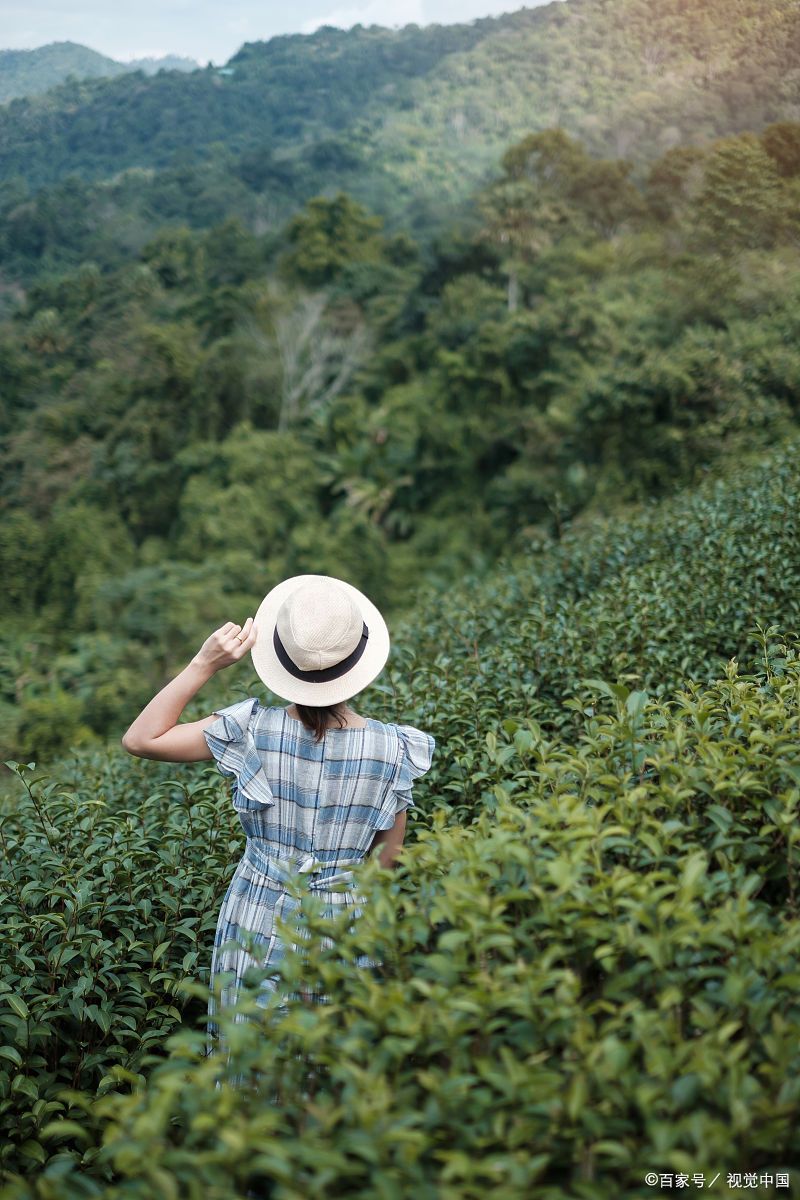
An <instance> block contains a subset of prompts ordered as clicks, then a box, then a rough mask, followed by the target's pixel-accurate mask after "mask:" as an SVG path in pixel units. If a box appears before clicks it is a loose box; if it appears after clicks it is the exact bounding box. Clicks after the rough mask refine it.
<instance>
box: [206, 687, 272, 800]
mask: <svg viewBox="0 0 800 1200" xmlns="http://www.w3.org/2000/svg"><path fill="white" fill-rule="evenodd" d="M258 707H259V704H258V699H257V697H255V696H250V697H249V698H248V699H247V700H240V701H238V702H237V703H236V704H231V705H229V707H228V708H220V709H217V710H216V713H217V716H218V717H219V720H218V721H214V723H213V724H212V725H207V726H206V727H205V729H204V730H203V735H204V737H205V739H206V744H207V745H208V748H209V750H210V751H211V753H212V754H213V755H214V758H215V759H216V761H217V769H218V770H219V772H220V774H222V775H231V776H233V778H234V779H235V781H236V785H237V787H238V791H239V792H240V793H241V794H242V795H244V796H246V797H247V799H248V800H251V801H254V802H255V803H256V804H274V803H275V797H274V796H273V794H272V790H271V788H270V786H269V783H268V782H267V776H266V773H265V771H264V764H263V762H262V761H261V755H260V754H259V752H258V748H257V747H256V743H255V738H254V736H253V722H254V720H255V716H256V713H257V712H258ZM235 802H236V799H235V796H234V804H235Z"/></svg>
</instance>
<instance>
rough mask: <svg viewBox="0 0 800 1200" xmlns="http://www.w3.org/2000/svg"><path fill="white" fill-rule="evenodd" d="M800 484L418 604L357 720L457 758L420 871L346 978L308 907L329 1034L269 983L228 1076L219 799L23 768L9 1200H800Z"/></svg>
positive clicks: (368, 928)
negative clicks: (687, 1186)
mask: <svg viewBox="0 0 800 1200" xmlns="http://www.w3.org/2000/svg"><path fill="white" fill-rule="evenodd" d="M795 462H796V448H795V449H794V452H793V450H792V447H791V446H787V447H786V448H785V449H784V450H782V451H781V452H779V453H778V454H774V455H772V456H771V457H770V459H768V460H765V461H764V462H761V463H756V464H751V465H750V466H749V467H748V468H747V469H746V470H745V469H742V470H741V471H740V472H739V473H738V474H736V475H735V476H732V477H731V478H730V479H729V480H728V481H726V482H724V483H711V482H710V481H709V482H708V483H707V484H703V485H701V486H700V487H698V488H697V489H696V490H695V492H694V493H690V494H687V495H685V496H682V497H676V498H675V499H674V500H673V501H670V502H667V503H663V504H661V505H660V506H659V507H658V508H652V509H651V508H649V507H645V508H644V509H642V510H641V511H639V512H638V513H635V514H633V515H632V516H629V517H627V518H626V517H623V516H619V517H615V518H613V519H609V520H607V521H604V522H596V523H594V524H591V525H587V526H586V527H585V528H584V529H578V528H575V529H573V530H568V531H566V532H565V535H564V537H563V538H562V539H561V541H560V542H559V543H558V544H557V545H555V546H551V547H543V548H541V549H539V550H535V549H532V550H531V551H530V552H529V553H528V555H527V556H525V557H521V558H517V559H514V560H509V562H508V563H507V564H506V566H505V568H504V570H503V571H501V572H497V573H495V574H494V575H493V576H492V577H491V578H489V579H487V580H484V581H480V580H472V581H470V580H468V581H466V584H465V587H464V590H463V591H462V592H461V593H460V594H459V595H452V596H451V595H448V594H446V593H437V592H436V591H435V590H434V589H429V590H427V591H424V592H421V593H420V597H419V604H418V606H417V609H416V617H415V621H411V620H409V621H408V622H407V624H406V625H405V626H404V628H403V629H402V630H401V631H400V632H399V633H398V634H397V635H396V637H395V647H394V653H393V658H392V663H391V665H390V668H389V670H388V671H387V673H386V676H385V678H382V680H381V681H379V682H378V684H376V685H374V687H373V688H372V689H371V690H370V692H369V695H368V696H367V695H366V694H365V698H364V701H363V704H362V707H363V708H364V710H365V711H369V712H370V713H373V714H374V715H377V716H385V717H387V718H388V717H391V718H392V719H411V720H413V721H414V723H416V724H419V725H420V726H421V727H423V728H426V729H430V730H431V732H433V733H434V734H435V735H436V736H437V742H438V745H439V747H440V749H439V753H438V755H437V758H436V759H435V764H434V768H433V769H432V770H431V771H430V772H429V774H428V775H427V776H426V777H425V778H424V780H422V781H420V783H419V784H418V796H417V802H418V804H419V806H420V808H419V811H418V812H417V813H415V814H414V819H413V820H412V821H411V822H410V824H409V835H408V838H407V844H406V846H405V848H404V850H403V855H402V863H401V866H400V867H398V868H397V869H395V870H394V871H385V870H382V869H381V868H380V867H379V865H378V863H377V862H375V861H367V862H365V863H364V864H362V865H361V866H360V867H359V868H358V871H357V876H358V879H357V883H358V888H359V892H360V894H361V895H362V896H363V899H364V903H363V905H362V906H361V908H360V912H359V914H358V919H357V920H355V921H352V922H351V924H350V925H346V924H342V918H341V917H340V918H337V920H338V925H336V927H335V930H334V933H335V938H336V948H335V950H332V949H327V948H326V947H325V945H324V938H325V936H327V935H328V934H329V933H330V932H331V923H330V922H331V918H330V917H325V918H324V919H323V916H322V914H321V913H320V911H319V910H318V909H317V908H316V907H315V898H314V897H313V894H311V893H307V894H303V895H302V902H301V906H300V911H299V920H300V926H301V928H300V932H301V933H302V935H303V947H304V948H303V953H302V954H300V953H299V952H298V953H289V954H288V955H287V957H286V959H285V960H284V963H283V966H282V974H283V976H284V981H285V984H286V988H285V989H284V992H285V994H287V993H289V992H290V991H291V989H292V988H293V987H294V985H295V984H296V983H297V981H298V980H299V979H300V978H301V977H302V978H303V979H304V980H305V981H306V983H307V984H310V986H311V987H312V988H315V989H318V990H319V991H321V992H323V993H324V995H325V997H326V1001H325V1002H324V1003H321V1004H317V1005H314V1006H310V1007H309V1006H306V1005H304V1004H302V1003H301V1002H300V1001H295V1000H294V999H293V998H291V996H290V997H289V998H288V999H285V1000H284V1003H283V1005H282V1006H280V1007H279V1006H278V1005H277V1004H274V1003H272V1002H269V1003H268V1004H267V1006H266V1007H262V1006H261V1005H259V1003H258V1002H257V995H256V991H255V985H256V984H257V972H253V978H252V983H253V985H254V990H253V991H252V992H250V993H249V994H247V995H245V996H244V997H243V999H242V1003H241V1006H240V1011H239V1012H238V1013H236V1014H234V1013H231V1014H229V1015H228V1016H226V1017H223V1019H222V1020H223V1031H224V1033H225V1036H226V1038H227V1039H228V1042H229V1045H230V1047H231V1053H230V1058H227V1057H226V1056H225V1055H222V1054H217V1055H213V1056H211V1057H210V1058H207V1057H206V1056H205V1053H204V1051H205V1022H204V1014H205V1004H206V1000H207V986H208V964H209V962H210V955H211V939H212V933H213V927H214V924H215V920H216V913H217V910H218V906H219V902H220V900H221V896H222V893H223V891H224V888H225V886H226V882H227V879H228V878H229V876H230V871H231V869H232V865H233V862H234V861H235V859H236V858H237V857H238V854H239V853H240V851H241V849H242V845H243V839H242V837H241V835H240V833H239V832H238V829H237V826H236V825H235V822H234V819H233V818H234V814H233V813H232V810H231V809H230V806H229V803H228V800H227V791H226V788H225V787H224V785H222V784H221V782H220V781H219V779H218V777H217V776H216V774H215V772H214V769H213V768H212V767H210V766H209V765H208V764H199V765H198V766H197V767H191V768H189V767H185V766H182V767H180V768H178V767H175V766H174V765H170V764H154V763H142V762H139V761H137V762H133V761H125V760H123V759H122V758H121V756H119V755H113V756H111V757H110V758H106V757H104V756H100V755H96V754H95V755H92V754H87V755H84V756H82V755H76V756H75V758H74V759H73V760H72V761H71V762H68V763H65V764H63V769H62V770H60V776H61V782H58V783H56V782H53V781H52V780H49V779H48V778H46V777H44V778H42V777H40V778H38V779H36V778H32V774H31V772H30V771H29V770H28V768H27V767H26V766H25V765H21V766H18V767H17V768H16V772H17V774H18V775H19V776H20V780H19V781H18V782H19V788H18V795H17V797H16V799H14V800H13V801H7V802H6V809H7V811H6V813H5V815H4V816H3V821H2V838H3V851H4V866H3V876H2V881H3V888H2V901H0V903H1V904H2V910H3V920H4V924H5V927H6V929H8V930H9V931H10V936H9V937H7V938H6V940H5V942H4V946H3V958H2V966H1V967H0V1019H1V1020H2V1022H3V1030H2V1032H3V1037H2V1042H3V1045H2V1047H0V1104H2V1106H3V1114H4V1124H5V1126H6V1128H7V1130H8V1131H9V1132H8V1133H7V1135H6V1139H5V1144H4V1148H3V1170H4V1174H3V1178H4V1180H5V1183H6V1187H5V1190H4V1195H8V1196H9V1198H13V1200H33V1198H34V1197H35V1198H36V1200H62V1198H64V1200H72V1198H73V1197H75V1198H76V1200H77V1198H78V1197H88V1196H101V1197H109V1198H112V1197H113V1198H116V1197H119V1198H120V1200H121V1198H122V1197H133V1198H140V1197H141V1198H142V1200H144V1198H145V1197H146V1198H147V1200H150V1197H152V1196H159V1197H161V1196H163V1197H166V1198H171V1197H175V1198H176V1200H177V1198H178V1197H180V1198H181V1200H183V1198H184V1197H191V1198H194V1197H197V1198H198V1200H199V1198H200V1197H201V1196H202V1197H204V1198H205V1197H211V1198H212V1200H213V1198H216V1200H228V1198H232V1197H235V1196H240V1195H245V1194H246V1193H247V1191H248V1190H250V1191H253V1192H254V1193H255V1194H256V1195H259V1196H265V1197H270V1198H273V1197H274V1198H275V1200H300V1198H301V1197H302V1198H305V1197H316V1196H323V1195H324V1196H343V1197H344V1196H347V1197H358V1198H362V1197H363V1198H364V1200H367V1198H368V1197H369V1198H370V1200H371V1198H372V1197H380V1198H385V1200H394V1198H398V1200H400V1198H405V1197H406V1196H408V1195H415V1196H417V1197H419V1200H427V1198H428V1197H431V1198H433V1197H437V1200H438V1198H439V1197H443V1198H444V1200H456V1198H458V1200H462V1198H463V1200H471V1198H472V1197H479V1196H480V1197H482V1196H483V1194H484V1193H485V1192H486V1191H487V1190H488V1189H490V1188H491V1189H493V1190H494V1191H495V1192H496V1194H497V1195H498V1196H500V1197H502V1198H504V1200H523V1198H527V1197H531V1196H535V1197H537V1198H538V1197H541V1198H542V1200H566V1198H567V1197H587V1198H588V1197H592V1200H594V1198H595V1197H605V1196H609V1197H611V1196H617V1195H630V1196H633V1195H644V1194H651V1193H652V1189H648V1188H646V1187H645V1186H644V1176H645V1173H646V1172H648V1171H656V1172H685V1173H687V1174H688V1175H689V1177H690V1178H691V1176H692V1174H693V1173H694V1172H701V1171H704V1172H716V1171H718V1170H722V1171H723V1172H726V1171H737V1170H739V1171H763V1172H773V1173H774V1172H775V1171H777V1170H789V1169H790V1168H791V1167H792V1166H793V1165H795V1164H796V1162H797V1152H796V1142H797V1132H796V1131H797V1124H798V1120H799V1119H800V1049H798V1047H800V1038H799V1037H798V1034H799V1033H800V1001H798V998H797V997H798V984H799V983H800V912H798V874H797V871H798V866H797V842H798V829H797V806H798V798H799V797H800V742H799V741H798V736H797V732H798V724H800V636H798V635H797V634H796V633H795V632H794V628H795V625H796V624H797V622H796V617H797V615H798V613H797V606H798V600H797V599H796V596H797V594H798V592H797V581H798V580H797V577H798V572H800V562H799V561H798V560H799V558H800V555H799V554H798V550H797V547H796V545H795V538H794V521H795V518H794V512H795V509H796V504H795V496H796V491H797V476H798V472H797V469H796V467H795ZM360 703H361V702H360ZM198 705H199V708H198V711H199V712H203V711H207V710H208V701H206V700H203V701H202V703H201V702H200V701H198ZM179 772H180V781H181V782H176V778H175V777H176V776H177V775H178V773H179ZM344 916H345V918H346V916H347V915H346V914H345V915H344ZM286 933H287V937H289V936H290V935H291V937H294V933H293V932H292V931H291V930H289V929H288V927H287V930H286ZM362 953H368V954H369V955H370V956H371V957H373V958H375V959H376V960H377V961H378V962H379V963H380V966H379V967H376V968H373V969H371V970H364V969H358V970H357V969H354V967H353V963H354V961H355V959H356V957H357V956H358V955H359V954H362ZM237 1017H238V1018H239V1019H235V1018H237ZM244 1018H246V1019H244ZM708 1177H709V1178H710V1177H711V1174H709V1175H708ZM760 1190H761V1192H762V1193H763V1191H764V1189H763V1188H762V1189H760ZM727 1194H728V1195H735V1194H739V1193H738V1191H737V1189H735V1188H734V1189H729V1190H728V1192H727ZM742 1194H744V1190H742ZM775 1194H786V1193H785V1192H783V1193H781V1192H776V1193H775Z"/></svg>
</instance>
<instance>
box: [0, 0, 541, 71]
mask: <svg viewBox="0 0 800 1200" xmlns="http://www.w3.org/2000/svg"><path fill="white" fill-rule="evenodd" d="M544 2H546V0H527V2H526V3H523V2H522V0H520V3H516V2H515V0H294V2H293V3H292V4H286V3H285V0H282V2H280V3H279V2H278V0H262V2H261V3H259V2H258V0H136V3H135V4H130V3H128V4H125V3H123V4H120V2H119V0H0V50H32V49H34V48H35V47H36V46H44V45H46V44H47V43H48V42H80V43H81V44H82V45H84V46H91V48H92V49H93V50H99V51H100V52H101V53H102V54H107V55H109V56H110V57H111V58H116V59H119V60H121V61H128V60H130V59H132V58H147V57H150V56H151V55H152V56H155V57H160V56H161V55H163V54H180V55H184V56H186V57H188V58H194V59H197V61H198V62H199V63H200V64H201V65H202V66H205V64H206V63H207V62H213V63H215V64H217V65H220V64H222V63H224V62H225V61H227V59H229V58H230V57H231V55H232V54H235V53H236V51H237V50H238V49H239V47H240V46H241V45H242V43H243V42H255V41H266V40H267V39H268V38H271V37H274V36H275V35H276V34H280V33H313V31H314V30H315V29H317V28H319V26H320V25H336V26H337V27H338V28H340V29H349V28H351V27H352V26H353V25H357V24H361V25H385V26H388V27H389V28H392V27H395V26H397V27H399V26H402V25H411V24H415V25H432V24H435V23H438V24H441V25H452V24H454V23H456V22H468V21H472V20H474V19H475V18H476V17H490V16H499V15H500V13H504V12H516V11H518V10H519V9H521V8H535V7H537V5H538V4H540V3H544Z"/></svg>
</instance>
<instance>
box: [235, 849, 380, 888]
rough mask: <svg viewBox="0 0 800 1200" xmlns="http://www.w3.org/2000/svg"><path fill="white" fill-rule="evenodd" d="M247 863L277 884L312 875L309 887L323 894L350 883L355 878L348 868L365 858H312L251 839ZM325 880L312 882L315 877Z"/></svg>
mask: <svg viewBox="0 0 800 1200" xmlns="http://www.w3.org/2000/svg"><path fill="white" fill-rule="evenodd" d="M243 857H244V859H245V861H246V862H248V863H249V864H250V866H251V867H253V868H254V869H255V870H256V871H258V872H259V873H260V874H261V875H265V876H266V877H267V879H270V880H271V881H273V882H274V883H276V884H283V883H287V882H289V880H291V879H292V878H293V877H294V876H296V875H306V874H307V875H309V876H312V878H310V879H309V883H308V886H309V888H310V889H311V890H323V889H324V888H327V887H330V885H331V884H332V883H338V882H339V881H340V880H341V881H347V880H350V879H351V878H352V876H351V873H350V870H348V868H350V867H354V866H357V865H358V863H360V862H363V861H364V856H363V855H360V856H357V857H355V858H336V859H327V860H326V859H319V858H316V857H315V855H313V854H307V853H305V852H304V851H302V850H296V851H291V852H287V851H285V850H284V851H278V850H276V849H275V848H274V847H272V846H268V845H265V844H264V843H259V842H257V841H255V839H254V838H248V839H247V844H246V846H245V851H244V856H243ZM320 872H322V873H323V874H322V876H321V877H319V878H313V876H319V874H320Z"/></svg>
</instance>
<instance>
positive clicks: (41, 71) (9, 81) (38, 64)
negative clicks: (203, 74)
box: [0, 42, 198, 104]
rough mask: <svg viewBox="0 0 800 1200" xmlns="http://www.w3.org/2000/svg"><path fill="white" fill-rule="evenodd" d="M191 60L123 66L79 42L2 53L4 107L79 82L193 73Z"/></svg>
mask: <svg viewBox="0 0 800 1200" xmlns="http://www.w3.org/2000/svg"><path fill="white" fill-rule="evenodd" d="M197 66H198V64H197V63H196V62H194V61H193V60H192V59H188V58H180V57H178V56H177V55H169V56H167V57H166V58H143V59H138V60H135V61H132V62H126V63H121V62H117V61H116V60H115V59H113V58H108V57H107V56H106V55H104V54H98V53H97V51H96V50H90V49H89V47H88V46H80V45H78V44H77V43H75V42H51V43H50V44H49V45H47V46H39V47H37V49H35V50H0V104H4V103H6V102H7V101H9V100H14V99H17V98H19V97H22V96H37V95H40V94H41V93H43V92H47V91H49V90H50V88H54V87H57V86H58V84H61V83H63V82H64V81H65V80H66V79H68V78H69V77H70V76H73V77H74V78H75V79H107V78H110V77H112V76H115V75H123V74H125V73H126V72H129V71H143V72H144V73H145V74H146V75H154V74H155V73H156V72H157V71H162V70H172V71H193V70H195V68H196V67H197Z"/></svg>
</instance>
